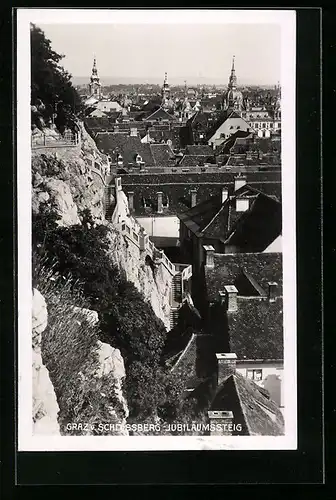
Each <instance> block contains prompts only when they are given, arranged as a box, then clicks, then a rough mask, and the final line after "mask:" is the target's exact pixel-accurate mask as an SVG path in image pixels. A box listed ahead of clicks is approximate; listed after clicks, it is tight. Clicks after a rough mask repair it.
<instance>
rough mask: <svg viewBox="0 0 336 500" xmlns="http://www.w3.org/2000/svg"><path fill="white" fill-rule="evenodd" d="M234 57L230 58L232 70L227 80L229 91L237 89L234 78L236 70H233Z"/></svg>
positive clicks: (235, 78)
mask: <svg viewBox="0 0 336 500" xmlns="http://www.w3.org/2000/svg"><path fill="white" fill-rule="evenodd" d="M234 64H235V56H233V58H232V68H231V75H230V78H229V85H228V88H229V89H233V90H236V88H237V77H236V70H235V65H234Z"/></svg>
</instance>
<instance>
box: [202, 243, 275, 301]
mask: <svg viewBox="0 0 336 500" xmlns="http://www.w3.org/2000/svg"><path fill="white" fill-rule="evenodd" d="M243 270H246V271H247V272H248V273H249V274H250V275H251V276H253V278H254V279H255V280H256V281H257V282H258V283H259V285H261V287H262V288H263V289H264V290H265V291H266V292H267V290H268V283H269V282H271V281H275V282H276V283H278V287H277V295H278V296H281V295H282V255H281V253H236V254H218V253H215V254H214V267H213V268H212V269H211V268H207V267H205V283H206V292H207V297H208V299H209V300H210V302H213V301H215V300H216V299H217V297H218V292H219V291H223V288H224V286H225V285H235V286H236V287H237V289H238V294H240V291H242V290H241V287H240V285H239V283H240V280H241V274H242V272H243ZM242 293H243V291H242Z"/></svg>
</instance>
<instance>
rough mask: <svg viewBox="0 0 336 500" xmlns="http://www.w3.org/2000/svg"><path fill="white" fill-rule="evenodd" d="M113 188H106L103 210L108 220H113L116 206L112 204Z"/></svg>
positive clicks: (108, 186)
mask: <svg viewBox="0 0 336 500" xmlns="http://www.w3.org/2000/svg"><path fill="white" fill-rule="evenodd" d="M112 189H113V186H110V185H107V186H105V188H104V199H103V210H104V214H105V218H106V220H111V217H112V214H113V210H114V206H113V205H112V204H111V194H112Z"/></svg>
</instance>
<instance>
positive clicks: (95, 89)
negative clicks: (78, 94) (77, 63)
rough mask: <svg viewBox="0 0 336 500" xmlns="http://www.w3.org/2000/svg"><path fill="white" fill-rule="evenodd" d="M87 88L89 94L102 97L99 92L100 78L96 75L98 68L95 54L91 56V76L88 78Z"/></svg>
mask: <svg viewBox="0 0 336 500" xmlns="http://www.w3.org/2000/svg"><path fill="white" fill-rule="evenodd" d="M89 90H90V95H94V96H95V97H97V98H98V99H100V98H101V97H102V93H101V83H100V78H99V76H98V70H97V60H96V56H95V55H94V56H93V65H92V73H91V78H90V83H89Z"/></svg>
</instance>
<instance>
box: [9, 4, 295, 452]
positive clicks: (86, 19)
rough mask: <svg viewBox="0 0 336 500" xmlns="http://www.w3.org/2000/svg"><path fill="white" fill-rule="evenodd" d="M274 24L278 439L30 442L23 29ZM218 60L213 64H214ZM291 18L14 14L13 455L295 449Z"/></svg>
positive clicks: (201, 13)
mask: <svg viewBox="0 0 336 500" xmlns="http://www.w3.org/2000/svg"><path fill="white" fill-rule="evenodd" d="M112 22H113V23H120V24H122V23H124V24H131V23H136V24H140V23H143V24H146V23H171V24H176V23H178V24H203V23H209V24H220V23H223V24H244V23H248V24H263V23H267V24H276V25H279V26H280V28H281V91H282V95H281V106H282V108H281V112H282V148H281V149H282V210H283V304H284V374H285V375H284V398H285V415H284V416H285V427H286V432H285V436H277V437H266V436H207V437H195V436H177V437H172V436H104V437H103V436H33V425H32V417H31V416H32V363H31V352H32V347H31V323H32V321H31V298H32V293H31V291H32V284H31V267H32V266H31V166H30V165H31V143H30V84H29V82H30V23H35V24H37V25H39V24H56V23H60V24H72V23H85V24H96V23H112ZM219 59H220V58H219ZM295 68H296V13H295V11H294V10H293V11H291V10H145V9H142V10H128V9H127V10H126V9H125V10H112V9H111V10H106V9H105V10H103V9H101V10H91V9H83V10H81V9H62V8H60V9H47V8H46V9H23V8H22V9H21V8H19V9H18V10H17V216H18V408H17V414H18V450H19V451H70V450H71V451H99V450H104V451H127V450H132V451H144V450H153V451H154V450H202V449H209V450H215V449H230V450H286V449H287V450H290V449H296V448H297V373H296V363H297V352H296V222H295V221H296V192H295V183H296V160H295V157H296V152H295V136H296V128H295Z"/></svg>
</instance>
